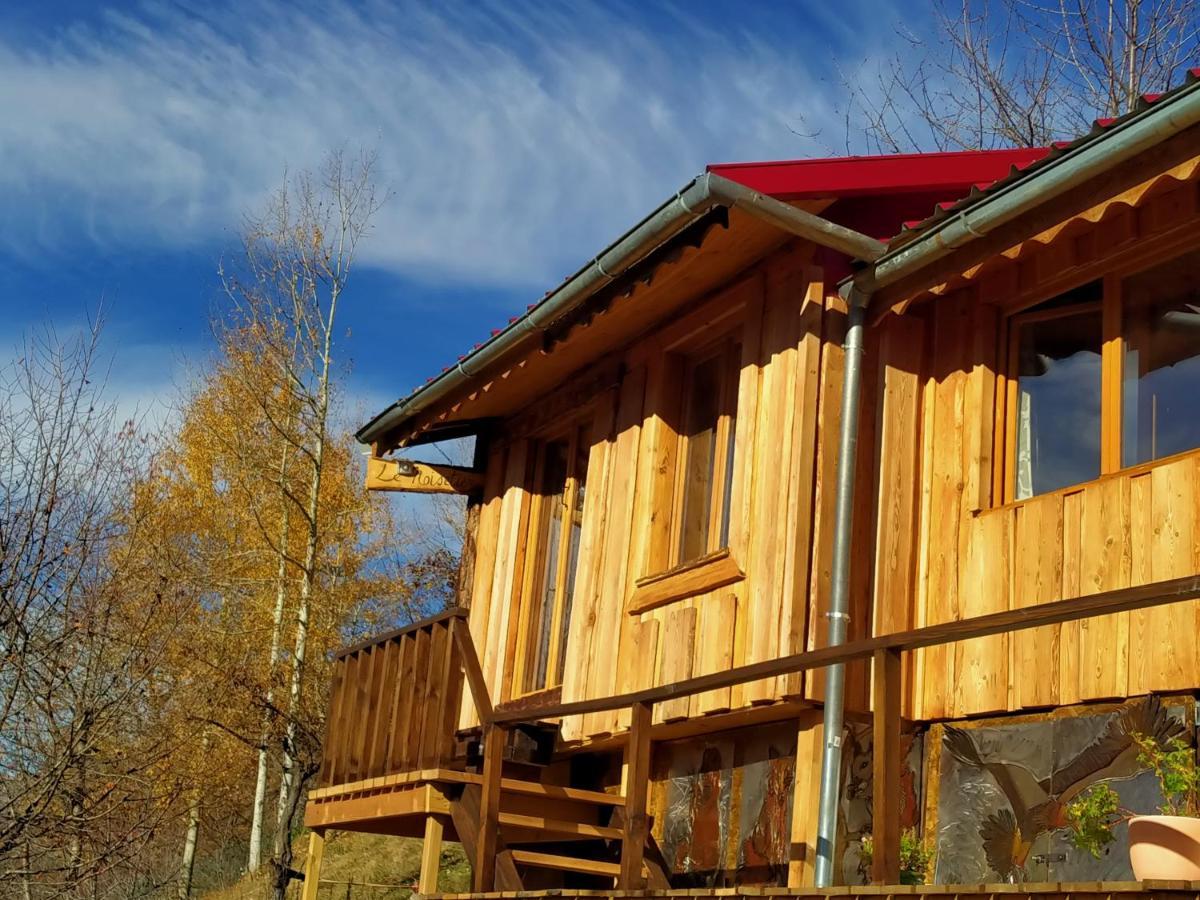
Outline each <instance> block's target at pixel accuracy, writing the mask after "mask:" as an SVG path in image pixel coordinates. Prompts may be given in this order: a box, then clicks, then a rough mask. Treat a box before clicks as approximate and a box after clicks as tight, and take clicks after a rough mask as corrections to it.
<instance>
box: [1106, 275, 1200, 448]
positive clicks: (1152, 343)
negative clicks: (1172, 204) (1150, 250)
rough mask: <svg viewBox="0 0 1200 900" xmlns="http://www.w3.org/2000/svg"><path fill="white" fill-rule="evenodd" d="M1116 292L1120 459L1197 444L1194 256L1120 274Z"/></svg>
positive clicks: (1199, 301)
mask: <svg viewBox="0 0 1200 900" xmlns="http://www.w3.org/2000/svg"><path fill="white" fill-rule="evenodd" d="M1121 296H1122V331H1123V337H1124V339H1125V361H1124V376H1123V380H1124V384H1123V398H1122V400H1123V404H1122V405H1123V417H1124V420H1123V422H1122V429H1121V432H1122V441H1121V443H1122V451H1121V458H1122V462H1123V464H1124V465H1127V466H1131V465H1135V464H1137V463H1141V462H1147V461H1149V460H1152V459H1159V458H1161V457H1164V456H1170V455H1171V454H1173V453H1180V452H1182V451H1184V450H1190V449H1192V448H1195V447H1200V253H1190V254H1188V255H1187V256H1182V257H1180V258H1178V259H1174V260H1172V261H1171V262H1169V263H1167V264H1165V265H1161V266H1156V267H1155V268H1153V269H1150V270H1148V271H1146V272H1142V273H1140V274H1138V275H1135V276H1134V277H1132V278H1129V279H1127V280H1126V281H1125V283H1124V285H1123V288H1122V292H1121Z"/></svg>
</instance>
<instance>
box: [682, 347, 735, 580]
mask: <svg viewBox="0 0 1200 900" xmlns="http://www.w3.org/2000/svg"><path fill="white" fill-rule="evenodd" d="M677 353H678V356H679V361H680V364H681V377H680V381H679V385H680V388H679V419H678V422H679V428H678V430H677V431H676V448H675V472H674V476H673V481H672V487H671V519H670V532H669V538H668V544H667V546H668V549H669V553H668V556H667V571H668V572H670V571H673V570H675V569H678V568H683V567H688V566H691V565H693V564H695V563H697V562H700V561H703V560H705V559H707V558H708V557H711V556H712V555H713V554H716V553H720V552H721V551H723V550H724V551H727V550H728V549H729V533H728V528H729V527H730V518H731V508H730V502H731V499H732V498H731V496H730V495H731V494H732V493H733V485H732V475H733V474H734V473H733V467H734V462H735V460H734V454H735V449H734V446H733V444H734V441H735V440H736V433H737V432H736V429H737V401H738V390H739V387H740V381H741V363H742V328H741V325H740V324H739V325H738V327H736V328H732V329H729V330H727V331H726V332H725V333H724V334H722V335H720V336H719V337H717V338H715V339H714V340H711V341H708V342H706V343H704V344H703V345H701V346H700V347H698V348H696V349H685V350H680V351H677ZM714 358H716V359H719V360H720V363H719V366H720V368H719V374H718V377H719V378H720V391H721V394H720V397H719V398H718V401H717V409H718V413H717V427H716V429H715V433H714V435H713V464H712V478H711V483H710V484H709V486H708V497H707V501H708V524H707V534H706V535H705V542H704V549H703V551H702V552H700V553H698V554H694V555H691V556H689V557H687V558H685V557H684V555H683V547H682V542H683V526H684V509H685V505H686V503H687V502H688V499H689V498H688V493H689V492H688V473H687V470H688V463H689V459H688V452H689V449H690V445H691V441H692V439H691V438H690V437H689V435H688V434H687V433H686V425H685V423H686V422H687V421H688V416H689V415H690V413H691V405H692V403H693V401H694V397H693V391H692V387H693V384H694V379H695V373H696V370H697V369H698V368H699V367H700V366H702V365H704V364H705V363H707V362H709V361H710V360H712V359H714Z"/></svg>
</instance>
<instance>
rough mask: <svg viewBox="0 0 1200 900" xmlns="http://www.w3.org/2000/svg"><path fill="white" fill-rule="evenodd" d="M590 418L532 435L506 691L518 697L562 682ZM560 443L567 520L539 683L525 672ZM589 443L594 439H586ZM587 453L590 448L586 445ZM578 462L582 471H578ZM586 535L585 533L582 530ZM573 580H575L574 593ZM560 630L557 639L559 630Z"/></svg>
mask: <svg viewBox="0 0 1200 900" xmlns="http://www.w3.org/2000/svg"><path fill="white" fill-rule="evenodd" d="M589 425H590V423H589V422H588V421H586V420H575V421H573V422H572V423H571V424H569V425H567V426H564V427H561V428H558V429H556V430H555V431H553V432H551V433H549V434H546V435H544V436H539V437H537V438H534V439H532V440H530V442H529V446H530V460H529V467H528V471H527V478H526V482H525V483H526V484H527V485H529V490H528V501H529V503H528V508H527V513H526V516H525V521H524V526H523V534H524V536H525V537H524V539H525V542H526V546H527V547H528V551H527V552H526V553H525V554H524V558H525V561H524V572H523V573H522V575H521V578H520V585H521V593H520V600H519V604H518V611H517V627H516V635H515V637H516V652H515V654H514V655H513V672H512V680H511V682H510V689H509V691H508V694H509V697H508V699H511V700H516V699H520V698H522V697H528V696H532V695H536V694H541V693H544V692H546V691H553V690H557V689H559V688H561V686H562V683H561V680H560V678H559V675H558V671H559V668H560V665H559V664H560V663H561V661H562V655H563V653H564V652H565V650H566V641H567V638H568V635H567V634H566V633H565V632H564V628H566V629H569V628H570V622H569V621H565V622H564V614H565V608H566V598H567V590H566V587H567V583H568V578H570V577H573V578H576V579H577V578H578V565H579V560H578V559H577V560H576V571H575V572H574V573H571V572H570V559H571V553H570V549H571V534H572V528H571V527H569V524H573V523H569V522H568V517H570V518H572V519H573V517H574V515H575V513H574V509H575V505H576V503H577V501H578V497H579V489H580V483H581V481H582V482H583V483H586V481H587V467H588V458H587V456H586V455H585V456H584V457H583V458H582V459H581V458H580V456H579V453H580V449H581V446H580V444H581V442H582V441H584V440H587V432H588V431H589ZM556 443H565V444H566V447H567V451H566V459H567V472H566V477H565V484H564V487H563V494H562V497H563V499H562V503H563V509H564V516H563V525H564V526H566V527H562V528H561V529H560V530H559V534H558V538H557V544H558V546H557V548H556V550H557V556H556V565H555V572H554V600H553V605H552V608H551V610H550V630H549V634H550V645H549V647H548V648H547V657H546V678H545V683H544V684H542V685H540V686H537V687H527V686H526V685H527V675H529V673H530V670H531V667H535V666H536V664H537V656H536V654H537V647H536V640H537V635H536V633H535V631H534V627H535V624H536V621H537V619H536V617H535V615H534V613H535V610H536V608H537V607H538V606H539V605H540V604H541V603H543V602H544V596H545V582H544V575H545V570H546V561H547V556H548V554H549V552H550V542H549V541H548V540H547V539H546V538H547V528H548V527H549V522H550V518H551V517H550V516H549V512H550V506H549V505H550V503H551V502H553V497H554V495H550V494H545V493H542V491H543V490H544V482H543V479H544V478H545V470H546V460H547V449H548V448H549V447H550V446H551V445H553V444H556ZM588 446H589V448H590V442H589V444H588ZM585 453H589V451H585ZM580 468H581V469H582V471H580ZM584 502H585V503H586V500H585V501H584ZM579 519H580V523H579V524H580V530H581V532H582V528H583V521H584V514H583V510H582V509H581V510H580V511H579ZM581 541H582V534H581ZM574 587H575V585H574V584H573V585H572V596H573V592H574ZM556 635H557V639H556V637H555V636H556Z"/></svg>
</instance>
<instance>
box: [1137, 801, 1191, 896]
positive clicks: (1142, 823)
mask: <svg viewBox="0 0 1200 900" xmlns="http://www.w3.org/2000/svg"><path fill="white" fill-rule="evenodd" d="M1129 862H1130V863H1131V864H1132V865H1133V875H1134V877H1135V878H1137V879H1138V880H1139V881H1150V880H1155V881H1157V880H1163V881H1200V819H1192V818H1189V817H1187V816H1134V817H1133V818H1132V819H1130V820H1129Z"/></svg>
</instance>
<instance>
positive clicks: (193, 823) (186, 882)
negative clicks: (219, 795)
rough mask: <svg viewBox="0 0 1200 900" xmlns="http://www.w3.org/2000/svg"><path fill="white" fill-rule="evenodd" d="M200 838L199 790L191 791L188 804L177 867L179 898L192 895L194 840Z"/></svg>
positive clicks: (182, 899) (186, 899) (184, 898)
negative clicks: (184, 834)
mask: <svg viewBox="0 0 1200 900" xmlns="http://www.w3.org/2000/svg"><path fill="white" fill-rule="evenodd" d="M199 838H200V791H199V790H195V791H193V792H192V799H191V802H190V803H189V804H188V818H187V834H186V836H185V837H184V839H183V862H182V864H181V865H180V867H179V889H178V896H179V900H188V898H189V897H191V895H192V873H193V872H194V871H195V868H196V842H197V841H198V840H199Z"/></svg>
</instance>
